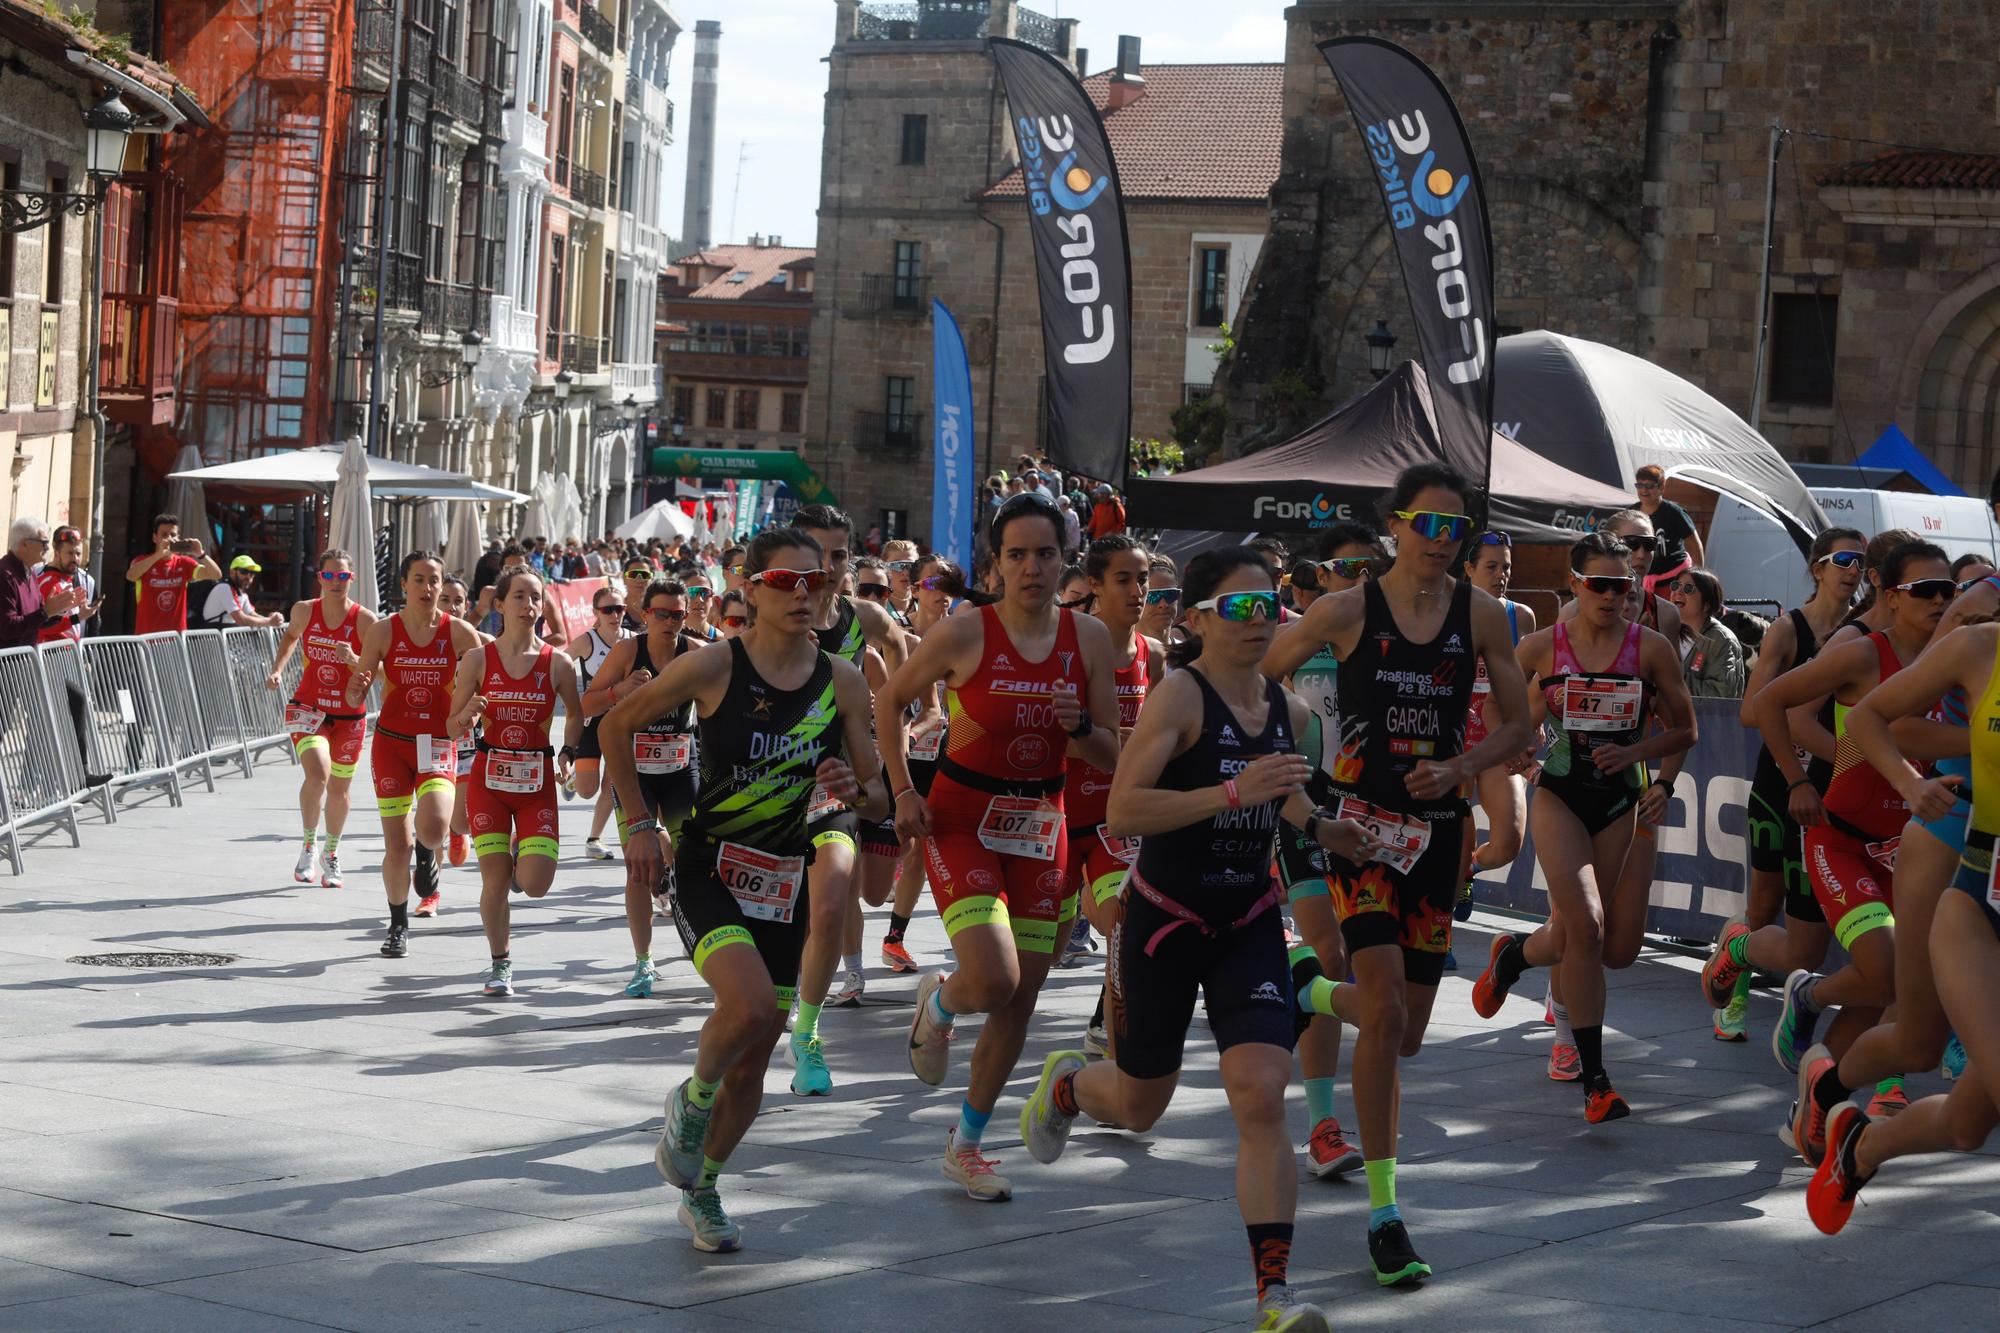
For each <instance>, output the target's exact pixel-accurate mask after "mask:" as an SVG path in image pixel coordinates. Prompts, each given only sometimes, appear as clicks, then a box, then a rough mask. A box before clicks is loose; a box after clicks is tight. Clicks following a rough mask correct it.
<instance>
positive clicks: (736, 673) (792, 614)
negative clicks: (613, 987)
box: [602, 528, 889, 1251]
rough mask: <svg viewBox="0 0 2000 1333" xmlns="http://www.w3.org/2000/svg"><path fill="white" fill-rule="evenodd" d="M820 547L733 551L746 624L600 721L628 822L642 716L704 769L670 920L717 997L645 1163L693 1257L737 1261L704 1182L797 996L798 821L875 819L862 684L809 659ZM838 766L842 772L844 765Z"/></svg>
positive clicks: (739, 1120)
mask: <svg viewBox="0 0 2000 1333" xmlns="http://www.w3.org/2000/svg"><path fill="white" fill-rule="evenodd" d="M820 560H821V553H820V548H819V543H818V542H816V541H814V540H813V539H812V538H811V537H809V536H807V535H806V534H805V533H803V532H801V531H799V530H797V529H795V528H777V529H773V530H771V531H768V532H764V533H761V534H760V535H758V536H757V537H756V538H755V539H754V540H753V541H752V542H751V543H750V548H749V550H748V551H747V552H746V553H745V555H744V567H745V583H744V593H745V595H746V596H747V598H748V599H749V603H750V606H751V608H752V609H753V611H754V612H755V616H754V619H753V621H752V623H751V625H750V626H749V628H747V629H745V630H744V631H743V633H742V634H740V635H738V636H737V637H736V638H734V639H732V640H730V641H729V643H728V644H727V646H716V647H710V648H705V649H701V650H698V651H695V652H689V653H681V654H678V655H677V656H676V657H675V658H674V660H673V661H672V662H671V663H668V664H666V666H665V669H664V670H663V671H662V672H661V674H660V675H659V676H658V677H656V678H655V679H653V680H652V681H649V682H648V683H647V684H646V685H644V686H642V687H641V688H639V689H637V690H635V691H633V692H632V693H631V694H630V695H628V696H627V697H626V698H625V699H623V700H621V701H620V702H619V703H618V705H617V706H616V707H614V708H613V709H612V710H611V711H610V712H609V713H607V714H605V718H604V722H603V724H602V727H603V734H604V751H605V753H604V764H605V768H606V769H607V770H608V771H609V773H610V776H611V780H612V782H613V783H614V784H615V785H616V786H617V789H618V804H619V806H620V808H622V809H625V810H641V809H644V808H645V800H646V793H645V791H644V789H643V788H642V786H641V784H640V782H639V770H638V766H637V764H636V762H635V760H634V750H633V744H634V740H635V737H637V736H638V734H639V733H641V732H642V731H644V730H645V729H647V728H648V727H650V726H651V725H652V724H653V722H654V720H655V719H657V718H660V717H664V716H667V715H670V714H673V713H677V712H678V711H680V710H681V709H682V708H684V707H685V706H686V705H688V704H689V703H692V704H694V706H695V710H696V713H697V714H698V716H699V718H700V729H701V745H700V752H701V753H700V765H701V772H700V778H699V780H698V786H697V791H696V794H695V804H694V810H693V812H692V813H691V814H689V815H688V817H687V818H686V819H685V820H684V821H682V823H681V834H680V843H679V846H678V848H677V849H676V851H675V855H674V863H675V866H676V876H675V878H676V880H677V882H678V892H677V893H676V894H675V896H674V923H675V925H676V926H677V927H679V929H680V934H681V943H682V944H683V946H684V947H685V948H686V949H687V954H688V957H689V958H690V959H692V960H693V962H694V966H695V970H696V971H697V972H699V973H700V974H701V977H702V980H704V981H706V982H707V983H708V985H709V987H710V989H712V990H713V991H714V992H715V1008H714V1010H713V1011H712V1012H711V1013H710V1014H709V1016H708V1020H707V1021H706V1022H705V1023H704V1024H703V1025H702V1029H701V1041H700V1045H699V1047H698V1048H697V1050H696V1052H695V1060H694V1070H693V1072H692V1073H691V1074H690V1075H689V1077H688V1078H686V1079H685V1080H683V1081H682V1082H681V1084H680V1086H679V1087H677V1088H675V1089H674V1091H673V1093H672V1095H671V1096H669V1097H668V1099H667V1123H666V1126H665V1128H664V1129H663V1130H662V1131H661V1133H660V1142H659V1146H658V1148H657V1149H656V1150H655V1151H654V1155H653V1160H654V1162H655V1163H656V1164H657V1165H658V1166H659V1168H660V1173H661V1174H662V1175H663V1176H665V1177H666V1179H667V1181H668V1182H669V1183H670V1184H673V1185H675V1186H677V1187H679V1188H680V1189H681V1190H682V1191H683V1192H682V1194H681V1204H680V1211H679V1214H678V1215H679V1219H680V1222H681V1224H682V1225H683V1226H685V1227H687V1228H688V1230H689V1231H690V1232H691V1233H693V1237H694V1247H695V1248H696V1249H698V1250H706V1251H716V1250H736V1249H740V1248H741V1247H742V1243H743V1240H742V1230H741V1228H740V1227H738V1226H737V1225H736V1223H735V1222H733V1221H731V1220H730V1217H729V1215H728V1213H727V1212H725V1211H724V1209H723V1206H722V1198H721V1195H720V1194H719V1193H718V1192H717V1190H716V1180H717V1177H718V1176H719V1175H720V1174H721V1172H722V1169H723V1165H724V1163H725V1162H727V1160H728V1158H729V1154H730V1153H731V1151H733V1150H734V1149H735V1147H736V1145H737V1144H738V1143H739V1142H741V1141H742V1138H743V1135H744V1133H745V1132H746V1131H748V1130H749V1128H750V1124H751V1122H752V1121H753V1120H755V1119H756V1117H757V1107H758V1105H759V1103H760V1102H761V1101H762V1100H763V1095H764V1074H765V1071H766V1070H767V1069H768V1068H769V1067H770V1063H771V1051H772V1048H773V1047H775V1046H776V1045H777V1041H778V1037H779V1034H780V1033H781V1032H782V1031H783V1030H784V1015H785V1013H786V1011H787V1010H789V1009H790V1008H791V1003H792V996H793V993H794V992H795V991H796V989H797V987H798V978H799V960H800V957H801V955H802V954H803V952H804V949H805V936H806V924H807V921H808V919H809V917H808V913H809V911H810V904H809V903H808V902H807V901H806V900H807V899H808V898H809V897H810V896H811V894H810V890H809V889H808V887H807V879H806V868H807V865H808V864H809V863H810V862H811V860H812V858H813V855H814V850H815V849H814V847H813V840H812V835H811V833H810V832H809V831H808V829H807V827H806V807H807V806H808V804H809V803H810V802H811V800H812V795H813V790H814V788H815V786H820V787H824V788H825V789H827V790H828V791H831V792H832V793H833V794H834V795H835V796H836V797H838V798H839V799H840V800H841V802H842V803H844V804H846V805H849V806H851V807H854V808H856V809H858V810H859V811H860V812H861V813H863V814H864V815H867V816H869V817H872V818H877V819H879V818H881V816H882V815H883V813H884V812H885V811H886V810H887V809H888V808H889V802H888V796H887V793H886V792H885V791H884V790H883V788H882V784H881V783H880V782H878V781H877V780H876V776H875V775H876V769H875V762H874V755H873V752H872V751H871V750H869V748H868V721H867V718H868V686H867V684H866V683H865V682H864V681H863V680H862V679H861V673H860V672H859V671H858V670H856V669H855V668H854V667H853V666H851V665H849V664H848V663H846V662H844V661H841V660H838V659H837V658H834V657H832V656H830V655H829V654H827V653H826V652H824V651H822V650H821V648H820V646H819V642H818V640H817V639H816V638H815V637H814V634H813V601H814V597H815V594H817V593H818V592H819V591H820V589H822V588H824V587H825V586H826V583H827V575H826V572H825V571H824V570H823V569H821V567H820ZM843 753H845V754H848V755H852V756H853V759H852V762H851V764H850V762H849V761H848V760H846V759H843V758H842V757H841V756H842V754H843ZM657 830H658V824H657V821H656V820H655V819H653V818H652V817H651V816H650V815H648V816H645V817H642V818H639V819H634V820H631V821H629V822H628V823H627V825H626V831H627V833H628V834H629V835H630V836H631V840H630V841H629V842H628V843H627V844H626V848H625V867H626V870H625V874H626V893H627V894H628V895H630V894H632V893H638V894H640V895H642V896H649V895H651V893H652V892H653V888H654V886H655V885H657V884H658V883H659V882H660V877H661V875H662V874H663V873H664V869H665V867H664V863H663V861H662V859H661V846H660V843H659V841H658V840H657V839H656V838H654V837H652V836H651V835H652V834H654V833H655V832H657Z"/></svg>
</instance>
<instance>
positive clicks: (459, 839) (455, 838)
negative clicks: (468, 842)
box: [450, 833, 465, 866]
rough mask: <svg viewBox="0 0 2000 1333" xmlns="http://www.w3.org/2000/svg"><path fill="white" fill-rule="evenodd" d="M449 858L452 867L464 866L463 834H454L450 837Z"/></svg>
mask: <svg viewBox="0 0 2000 1333" xmlns="http://www.w3.org/2000/svg"><path fill="white" fill-rule="evenodd" d="M450 856H451V863H452V864H453V865H455V866H462V865H464V864H465V835H464V834H463V833H454V834H452V835H451V852H450Z"/></svg>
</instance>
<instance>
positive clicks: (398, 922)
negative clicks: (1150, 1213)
mask: <svg viewBox="0 0 2000 1333" xmlns="http://www.w3.org/2000/svg"><path fill="white" fill-rule="evenodd" d="M389 924H390V925H392V926H401V927H402V928H403V929H404V930H408V929H409V928H410V903H409V900H408V899H407V898H406V899H404V900H403V901H402V902H399V903H390V904H389Z"/></svg>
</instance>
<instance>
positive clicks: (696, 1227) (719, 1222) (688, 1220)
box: [675, 1186, 743, 1254]
mask: <svg viewBox="0 0 2000 1333" xmlns="http://www.w3.org/2000/svg"><path fill="white" fill-rule="evenodd" d="M675 1216H676V1217H677V1218H679V1219H680V1224H681V1225H682V1226H684V1227H686V1228H687V1229H688V1231H689V1232H690V1233H691V1234H692V1235H693V1236H694V1247H695V1248H696V1249H697V1250H700V1251H701V1252H702V1253H703V1254H734V1253H735V1252H736V1251H738V1250H740V1249H742V1248H743V1228H742V1227H739V1226H737V1225H736V1224H735V1223H734V1222H732V1221H730V1220H729V1214H728V1213H725V1212H723V1211H722V1196H721V1195H720V1194H718V1193H716V1191H715V1188H714V1187H713V1186H710V1187H709V1188H708V1189H705V1190H682V1191H681V1206H680V1211H679V1212H678V1213H676V1214H675Z"/></svg>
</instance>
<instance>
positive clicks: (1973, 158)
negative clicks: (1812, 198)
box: [1819, 151, 2000, 190]
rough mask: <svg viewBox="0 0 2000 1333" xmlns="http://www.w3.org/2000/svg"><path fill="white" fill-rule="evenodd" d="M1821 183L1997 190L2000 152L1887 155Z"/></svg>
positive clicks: (1841, 169) (1837, 170) (1850, 165)
mask: <svg viewBox="0 0 2000 1333" xmlns="http://www.w3.org/2000/svg"><path fill="white" fill-rule="evenodd" d="M1819 183H1820V184H1821V185H1853V186H1861V187H1864V188H1870V189H1878V190H1897V189H1900V190H1996V189H2000V153H1935V152H1917V151H1901V152H1894V153H1884V154H1883V155H1882V156H1880V157H1877V158H1871V159H1869V160H1868V161H1866V162H1846V163H1843V164H1841V165H1840V166H1837V167H1834V168H1832V169H1831V170H1828V171H1825V172H1823V173H1821V175H1820V178H1819Z"/></svg>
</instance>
